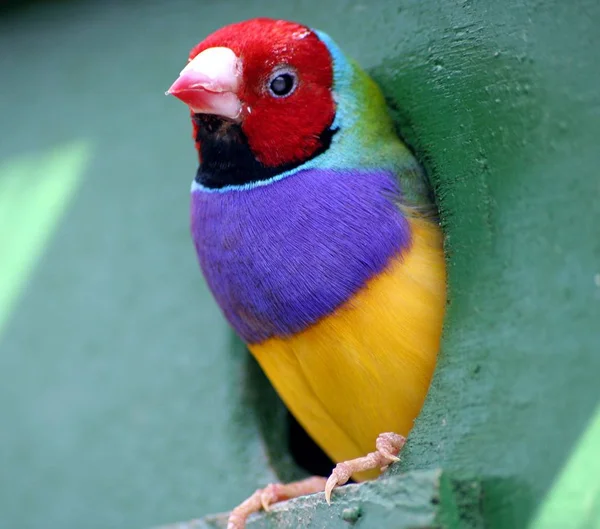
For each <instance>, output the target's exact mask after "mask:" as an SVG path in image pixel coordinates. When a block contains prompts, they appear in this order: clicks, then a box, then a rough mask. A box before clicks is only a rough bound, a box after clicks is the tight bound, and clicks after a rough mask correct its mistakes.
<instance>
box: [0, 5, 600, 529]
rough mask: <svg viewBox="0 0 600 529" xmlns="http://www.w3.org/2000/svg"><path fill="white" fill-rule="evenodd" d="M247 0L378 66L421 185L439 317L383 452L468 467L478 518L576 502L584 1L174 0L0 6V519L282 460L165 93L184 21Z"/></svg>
mask: <svg viewBox="0 0 600 529" xmlns="http://www.w3.org/2000/svg"><path fill="white" fill-rule="evenodd" d="M250 4H251V5H250ZM257 15H268V16H275V17H284V18H290V19H296V20H298V21H301V22H305V23H308V24H310V25H312V26H314V27H317V28H320V29H323V30H325V31H327V32H328V33H330V34H331V35H332V36H333V37H334V38H335V39H336V40H337V41H338V42H339V44H340V45H341V46H342V47H343V48H344V49H345V50H346V51H347V52H348V53H349V54H350V55H352V56H354V57H355V58H356V59H358V60H359V61H360V62H361V63H362V64H363V65H364V66H366V67H369V68H372V71H373V73H374V75H375V77H376V78H377V80H378V81H379V82H380V83H381V84H382V85H383V87H384V90H385V92H386V94H387V95H388V96H389V98H390V103H391V105H392V107H393V108H394V114H395V116H396V118H397V121H398V124H399V126H400V128H401V130H402V132H403V134H404V135H405V137H406V138H407V140H408V141H409V142H410V143H411V145H412V146H413V147H414V148H415V150H416V151H417V153H418V154H419V156H420V157H421V158H422V159H423V160H424V161H425V163H426V165H427V168H428V170H429V172H430V174H431V177H432V181H433V183H434V186H435V188H436V190H437V194H438V198H439V201H440V206H441V211H442V217H443V222H444V226H445V229H446V234H447V249H448V262H449V271H450V303H449V309H448V318H447V324H446V333H445V339H444V345H443V351H442V354H441V357H440V362H439V369H438V372H437V374H436V377H435V380H434V383H433V387H432V391H431V393H430V396H429V399H428V401H427V404H426V406H425V409H424V411H423V414H422V415H421V417H420V418H419V420H418V422H417V427H416V428H415V430H414V432H413V435H412V436H411V439H410V441H409V444H408V446H407V449H406V452H405V456H404V458H403V462H402V463H401V464H400V465H399V466H398V467H397V468H396V467H395V468H393V469H392V470H391V471H390V474H392V475H395V474H397V473H398V472H399V471H400V470H402V471H411V472H416V471H417V470H420V469H428V468H433V469H436V468H443V469H444V472H447V473H448V475H449V476H450V478H448V479H449V480H450V481H452V480H456V481H455V482H461V480H474V482H476V484H477V487H478V488H477V490H478V491H480V492H478V498H479V499H478V503H477V502H476V503H477V505H475V506H473V505H471V507H469V508H470V509H472V510H474V509H476V508H480V510H481V514H482V516H483V519H485V522H486V524H487V525H488V526H489V527H492V528H506V529H511V528H519V527H525V526H526V524H527V523H528V522H529V520H530V519H532V518H533V517H535V516H538V514H539V516H540V518H538V520H542V521H540V522H539V524H542V522H543V520H544V512H546V513H547V512H550V513H552V510H551V509H552V505H553V503H552V502H555V503H556V502H558V503H556V505H563V506H564V505H567V507H568V508H567V507H562V508H561V509H559V511H560V512H562V513H565V512H571V513H574V514H572V515H570V516H571V517H570V520H574V519H575V518H577V516H578V513H579V515H580V519H581V520H583V522H585V520H592V515H593V514H594V512H595V513H596V515H598V511H599V510H600V507H598V505H600V500H599V499H598V498H599V497H600V496H599V495H598V485H597V484H596V481H597V480H592V481H590V480H591V479H592V478H591V476H592V475H595V476H597V475H598V472H599V471H600V469H598V457H599V456H597V455H595V452H594V451H593V450H591V449H588V450H587V452H581V454H583V455H581V454H580V453H579V452H577V453H576V454H575V455H574V456H573V457H574V458H575V459H574V460H575V462H576V463H577V464H575V463H573V465H571V464H570V463H571V460H569V455H570V454H572V453H573V452H574V451H576V450H578V449H579V444H578V440H579V439H580V438H581V436H582V435H583V434H584V431H585V430H586V428H587V426H588V424H590V422H589V421H591V420H592V417H593V415H594V413H595V410H596V409H597V407H598V404H599V402H600V382H599V375H600V354H599V349H600V331H599V330H598V329H599V327H598V324H599V322H600V227H599V226H600V176H599V174H598V171H599V169H598V168H599V166H600V149H599V148H598V145H597V141H598V138H600V92H599V89H598V87H599V86H600V67H599V66H598V62H597V57H598V50H600V32H598V29H597V28H598V25H599V24H600V4H598V2H597V1H592V0H578V1H576V2H572V3H569V2H564V1H546V2H540V1H534V0H531V1H530V2H525V1H522V0H521V1H517V0H510V1H505V2H495V1H492V0H480V1H479V2H475V1H471V0H447V1H434V0H420V1H417V0H414V1H408V0H402V1H398V2H392V1H378V2H372V3H371V2H362V3H359V2H350V1H348V2H344V1H342V0H336V1H333V2H327V3H324V2H318V1H295V2H281V1H278V2H276V1H266V0H265V1H260V2H252V3H250V2H242V1H237V2H235V1H220V2H216V1H206V2H192V1H191V0H178V1H173V2H158V1H155V2H141V1H138V2H121V3H119V2H96V3H91V2H90V3H85V2H71V3H69V2H66V3H65V2H61V3H56V4H54V3H35V4H23V5H20V6H19V5H17V7H15V8H14V9H13V10H11V11H10V12H7V13H5V14H4V15H3V16H2V18H0V49H1V50H2V51H1V52H0V72H1V74H0V77H1V79H2V82H1V83H0V116H1V119H0V139H1V141H0V248H1V250H0V255H1V257H0V421H1V422H0V469H1V472H0V527H19V528H20V529H29V528H36V529H37V528H41V527H44V528H51V529H54V528H56V529H64V528H72V527H73V528H74V527H85V528H86V529H111V528H126V527H127V528H132V527H137V528H143V527H149V526H154V525H158V524H165V523H168V522H174V521H177V520H185V519H189V518H193V517H197V516H200V515H202V514H205V513H209V512H218V511H225V510H228V509H229V508H230V507H231V506H232V505H233V504H235V503H236V502H238V501H239V500H240V499H242V498H243V497H244V496H245V495H247V494H248V493H249V492H250V491H252V490H253V489H254V488H256V487H257V486H261V485H263V484H264V483H266V482H267V481H269V480H273V479H275V469H276V470H277V471H278V472H279V474H280V475H281V476H283V478H284V479H288V478H290V477H293V476H294V475H297V472H296V471H295V470H294V469H293V465H291V463H290V461H289V456H287V455H286V453H285V447H284V446H283V447H282V446H281V445H279V446H278V445H277V441H278V440H280V439H282V440H283V439H285V431H284V430H285V428H284V421H283V419H284V411H283V410H282V408H281V405H280V404H279V403H278V401H277V399H276V398H275V397H274V395H273V394H272V391H271V390H270V389H269V387H268V386H267V385H266V384H265V382H264V380H263V378H262V377H261V374H260V373H259V372H258V370H257V368H256V366H255V365H254V364H253V363H252V362H251V361H249V360H248V358H247V356H246V354H245V352H244V350H243V347H241V346H240V344H239V342H238V341H237V340H236V339H235V338H234V337H233V336H232V335H231V333H230V331H229V330H228V328H227V326H226V325H225V323H224V322H223V319H222V317H221V315H220V313H219V311H218V309H217V307H216V306H215V304H214V303H213V301H212V300H211V298H210V296H209V294H208V292H207V289H206V287H205V285H204V283H203V281H202V278H201V276H200V273H199V271H198V268H197V265H196V261H195V256H194V251H193V248H192V245H191V242H190V240H189V236H188V190H189V184H190V182H191V179H192V177H193V174H194V164H195V159H194V152H193V147H192V143H191V138H190V126H189V123H188V119H187V116H186V115H185V112H183V111H182V108H181V106H180V104H178V103H177V102H176V101H175V100H171V99H168V98H165V97H164V96H163V93H164V90H165V89H166V88H167V87H168V86H169V84H170V82H171V81H172V79H173V78H174V76H175V75H176V74H177V73H178V71H179V69H180V67H181V63H182V60H184V57H185V55H186V53H187V51H188V49H189V48H190V47H191V46H192V45H193V44H195V43H196V42H197V41H198V40H200V39H201V38H203V36H205V35H206V34H207V33H209V32H210V31H212V30H213V29H215V28H217V27H219V26H222V25H224V24H226V23H229V22H232V21H235V20H241V19H245V18H249V17H251V16H257ZM590 431H592V432H596V433H593V435H596V437H593V435H592V434H590V433H589V432H588V437H587V438H586V439H587V441H586V442H587V445H585V446H594V440H595V441H596V443H595V444H596V446H600V439H598V428H596V429H595V430H594V429H592V430H590ZM265 433H266V437H267V442H264V441H263V437H264V434H265ZM590 435H592V437H590ZM590 439H591V441H590ZM281 444H283V443H281ZM584 444H585V443H582V446H583V445H584ZM586 454H587V455H586ZM565 465H566V466H565ZM573 469H575V470H573ZM428 472H429V473H431V471H428V470H424V475H425V476H426V477H427V476H430V474H428ZM560 472H562V474H561V479H560V480H559V481H558V482H557V486H556V487H554V488H552V486H553V483H554V481H555V479H556V478H557V475H558V474H559V473H560ZM573 472H575V474H573ZM411 475H412V474H411ZM416 475H417V477H418V476H422V474H419V473H418V472H417V474H416ZM435 475H436V476H437V474H435ZM569 476H570V477H569ZM390 479H394V478H393V477H392V478H390ZM399 479H400V478H399ZM410 479H417V478H410ZM419 479H420V478H419ZM427 479H429V478H427ZM432 479H433V478H432ZM436 480H437V478H435V479H433V481H431V483H434V482H435V483H438V481H436ZM569 480H571V481H569ZM586 480H588V481H586ZM570 482H575V483H578V484H580V485H581V484H585V483H588V482H589V487H584V491H585V494H581V493H579V492H573V490H574V489H573V488H572V487H571V488H569V487H568V486H567V485H564V484H565V483H567V484H568V483H570ZM394 483H396V481H394ZM561 484H562V486H561ZM440 486H441V485H440ZM369 487H373V485H369ZM369 487H366V488H365V487H363V488H362V489H360V490H363V491H364V494H366V495H368V494H371V492H369V491H370V490H371V489H370V488H369ZM431 487H432V490H433V489H435V488H436V487H437V485H435V484H434V485H431ZM442 488H443V487H442ZM375 490H377V487H375ZM390 490H392V489H390ZM393 490H396V489H393ZM436 490H437V489H436ZM550 490H552V492H551V493H550V501H549V502H546V503H543V501H544V498H546V495H547V494H548V493H549V491H550ZM564 491H566V492H564ZM590 491H591V492H592V493H594V494H592V495H590V494H591V493H590ZM432 494H433V493H432ZM442 496H443V495H442ZM557 498H558V499H557ZM565 498H566V500H565ZM590 498H591V499H590ZM583 500H585V501H583ZM561 501H562V502H563V503H562V504H561V503H560V502H561ZM565 501H566V503H565ZM578 502H579V503H581V504H582V505H583V507H581V508H579V507H578V505H579V503H578ZM442 503H444V502H442ZM338 507H339V506H338ZM319 509H321V507H319ZM539 509H542V511H541V512H540V513H538V510H539ZM544 509H550V511H547V510H546V511H544ZM569 509H570V510H569ZM586 509H587V510H586ZM594 509H596V510H595V511H594ZM318 512H319V513H321V514H319V515H318V516H317V518H316V519H315V520H316V521H315V522H314V523H315V524H316V525H315V527H318V526H324V520H331V519H333V518H332V514H331V513H335V512H337V511H335V510H333V511H332V510H329V511H327V510H319V511H318ZM582 513H583V514H582ZM586 513H587V514H586ZM589 513H591V514H589ZM588 515H589V516H588ZM289 516H292V517H293V516H294V514H293V513H292V514H290V515H289ZM377 516H380V515H377V514H375V515H374V517H373V518H372V519H371V520H372V523H368V521H369V519H370V518H368V517H365V518H364V521H361V523H362V524H363V525H362V526H364V527H367V526H370V527H384V524H383V523H380V521H381V519H382V518H381V516H380V518H377ZM586 516H587V518H586ZM290 519H292V518H290ZM473 519H474V518H473ZM545 519H546V520H548V519H550V520H554V522H552V523H555V524H556V523H557V520H558V518H556V517H554V516H549V517H548V515H547V514H546V518H545ZM456 520H458V518H456V519H454V521H453V522H443V524H446V525H447V526H456V524H457V523H458V522H457V521H456ZM583 522H581V524H580V525H577V527H584V526H585V525H583ZM332 523H333V522H332ZM344 523H346V522H344ZM423 523H425V522H423ZM427 523H429V522H427ZM440 523H442V522H440ZM473 523H475V522H473ZM477 523H479V522H477ZM592 523H594V522H590V524H588V525H587V526H585V527H597V525H596V526H594V525H591V524H592ZM542 526H544V527H546V526H548V525H547V524H546V525H543V524H542V525H538V527H537V528H536V529H539V528H540V527H542ZM556 526H557V527H565V525H564V521H563V524H562V525H556ZM574 526H575V525H574ZM331 527H334V525H331ZM336 527H337V525H336ZM390 527H392V526H391V525H390ZM403 527H404V526H403Z"/></svg>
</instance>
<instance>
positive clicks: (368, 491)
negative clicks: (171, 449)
mask: <svg viewBox="0 0 600 529" xmlns="http://www.w3.org/2000/svg"><path fill="white" fill-rule="evenodd" d="M334 498H335V507H329V506H328V505H327V503H326V502H325V496H324V494H323V493H320V494H315V495H312V496H306V497H303V498H297V499H294V500H291V501H289V502H285V503H282V504H278V505H274V506H273V507H272V509H271V511H270V512H269V513H268V514H267V515H263V514H261V515H253V516H252V517H251V518H250V519H249V520H248V524H247V525H248V529H277V528H279V529H295V528H297V527H303V528H307V529H321V528H322V527H325V526H326V527H327V528H328V529H347V528H348V527H352V526H354V525H356V526H357V527H377V528H378V529H430V528H432V527H435V528H440V529H445V528H448V529H450V528H452V527H458V524H459V523H461V520H462V523H463V524H464V525H463V527H464V528H465V529H478V528H481V527H483V526H482V525H481V523H482V519H481V517H480V516H479V512H478V511H479V503H480V499H481V489H480V488H479V486H478V484H477V483H474V482H457V481H455V480H453V479H452V478H450V477H449V476H447V475H446V474H444V473H442V471H440V470H439V469H430V470H422V471H415V472H410V473H407V474H403V475H400V476H393V477H390V478H386V479H382V480H379V481H377V482H369V483H365V484H363V485H361V486H358V485H348V486H347V487H344V488H342V489H338V490H337V491H336V492H334ZM226 527H227V515H226V514H223V515H214V516H209V517H206V518H205V519H199V520H192V521H189V522H186V523H183V524H176V525H170V526H165V527H163V528H160V529H225V528H226Z"/></svg>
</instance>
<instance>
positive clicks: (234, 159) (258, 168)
mask: <svg viewBox="0 0 600 529" xmlns="http://www.w3.org/2000/svg"><path fill="white" fill-rule="evenodd" d="M333 83H334V65H333V60H332V56H331V53H330V50H329V49H328V47H327V45H326V44H325V43H324V42H323V40H322V38H321V37H320V35H319V34H318V33H317V32H315V31H313V30H311V29H309V28H307V27H306V26H303V25H301V24H297V23H294V22H287V21H283V20H272V19H267V18H258V19H252V20H248V21H245V22H240V23H236V24H231V25H229V26H226V27H224V28H222V29H219V30H218V31H216V32H214V33H212V34H211V35H209V36H208V37H207V38H206V39H204V40H203V41H202V42H200V44H198V45H197V46H195V47H194V48H193V49H192V51H191V52H190V55H189V59H188V63H187V65H186V66H185V67H184V68H183V70H182V71H181V73H180V75H179V77H178V78H177V80H176V81H175V82H174V83H173V85H172V86H171V87H170V88H169V90H168V92H167V93H168V94H171V95H173V96H175V97H177V98H178V99H180V100H181V101H183V102H184V103H185V104H186V105H188V107H189V108H190V111H191V114H192V122H193V126H194V137H195V138H194V139H195V141H196V145H197V148H198V152H199V157H200V168H199V170H198V175H197V177H196V180H197V181H198V182H199V183H200V184H202V185H204V186H205V187H208V188H221V187H225V186H232V185H233V186H235V185H243V184H247V183H250V182H255V181H259V180H265V179H268V178H271V177H272V176H274V175H276V174H278V173H281V172H283V171H286V170H290V169H292V168H294V167H297V166H299V165H301V164H303V163H304V162H306V161H308V160H310V159H312V158H315V157H316V156H318V155H319V154H320V153H322V152H323V151H325V150H326V149H327V148H328V147H329V144H330V143H331V139H332V137H333V134H334V133H335V128H334V127H333V126H332V125H333V123H334V119H335V114H336V102H335V99H334V92H333Z"/></svg>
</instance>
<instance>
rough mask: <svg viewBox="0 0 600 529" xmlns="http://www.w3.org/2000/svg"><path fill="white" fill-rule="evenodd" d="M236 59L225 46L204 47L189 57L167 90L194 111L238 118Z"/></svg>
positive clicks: (239, 80)
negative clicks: (204, 48) (193, 56)
mask: <svg viewBox="0 0 600 529" xmlns="http://www.w3.org/2000/svg"><path fill="white" fill-rule="evenodd" d="M241 77H242V68H241V61H240V59H239V58H238V57H237V56H236V55H235V53H233V51H231V50H230V49H229V48H221V47H215V48H208V49H206V50H204V51H203V52H202V53H200V54H198V55H197V56H196V57H195V58H194V59H192V60H191V61H190V62H189V63H188V64H187V66H186V67H185V68H184V69H183V70H182V71H181V73H180V74H179V77H178V78H177V80H176V81H175V82H174V83H173V84H172V85H171V88H169V90H168V91H167V94H170V95H173V96H175V97H176V98H178V99H180V100H181V101H183V102H184V103H185V104H186V105H188V106H189V107H190V109H191V110H192V112H194V113H196V114H215V115H217V116H222V117H225V118H229V119H233V120H238V119H239V118H240V114H241V112H242V104H241V102H240V100H239V98H238V96H237V90H238V88H239V85H240V83H241Z"/></svg>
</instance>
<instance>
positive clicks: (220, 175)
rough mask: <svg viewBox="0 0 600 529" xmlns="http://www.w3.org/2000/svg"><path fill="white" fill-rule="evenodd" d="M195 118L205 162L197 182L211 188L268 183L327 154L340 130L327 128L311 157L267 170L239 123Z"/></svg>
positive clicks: (197, 115)
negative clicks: (334, 136)
mask: <svg viewBox="0 0 600 529" xmlns="http://www.w3.org/2000/svg"><path fill="white" fill-rule="evenodd" d="M193 119H194V122H195V123H196V125H197V127H198V134H197V136H196V141H197V142H198V143H199V144H200V159H201V160H202V162H201V163H200V166H199V167H198V171H197V173H196V182H198V183H199V184H200V185H202V186H204V187H207V188H210V189H220V188H222V187H226V186H239V185H244V184H248V183H251V182H258V181H260V180H267V179H269V178H272V177H273V176H276V175H278V174H280V173H283V172H285V171H290V170H291V169H294V168H296V167H298V166H300V165H302V164H303V163H305V162H307V161H308V160H309V159H312V158H315V157H317V156H318V155H319V154H322V153H323V152H325V151H326V150H327V149H328V148H329V146H330V145H331V139H332V138H333V135H334V134H335V132H336V131H337V129H336V130H332V129H331V128H329V127H327V128H326V129H325V130H324V131H323V133H322V134H321V136H320V139H321V147H320V148H319V149H317V151H316V152H315V153H314V154H313V155H312V156H311V157H310V158H308V159H306V160H301V161H299V162H294V163H290V164H284V165H280V166H277V167H266V166H264V165H263V164H262V163H260V162H259V161H258V160H257V159H256V158H255V157H254V154H253V153H252V150H251V149H250V145H249V144H248V139H247V138H246V135H245V134H244V132H243V131H242V127H241V126H240V125H239V124H238V123H235V122H233V121H231V120H228V119H225V118H221V117H218V116H213V115H209V114H196V115H194V118H193Z"/></svg>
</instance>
